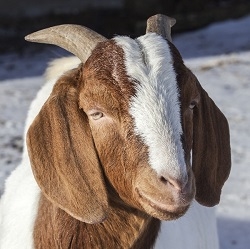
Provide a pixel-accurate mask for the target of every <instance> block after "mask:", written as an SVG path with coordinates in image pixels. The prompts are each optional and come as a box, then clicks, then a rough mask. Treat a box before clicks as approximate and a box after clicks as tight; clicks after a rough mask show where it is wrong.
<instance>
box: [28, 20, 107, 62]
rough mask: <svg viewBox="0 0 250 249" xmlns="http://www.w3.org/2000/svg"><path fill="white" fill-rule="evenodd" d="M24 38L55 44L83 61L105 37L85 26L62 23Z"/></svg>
mask: <svg viewBox="0 0 250 249" xmlns="http://www.w3.org/2000/svg"><path fill="white" fill-rule="evenodd" d="M25 40H26V41H30V42H38V43H46V44H53V45H57V46H59V47H61V48H64V49H66V50H67V51H69V52H71V53H72V54H74V55H76V56H77V57H78V58H79V59H80V60H81V61H82V62H83V63H84V62H85V61H86V60H87V59H88V57H89V55H90V53H91V51H92V50H93V49H94V48H95V46H96V45H97V43H99V42H102V41H105V40H107V39H106V38H105V37H103V36H102V35H100V34H98V33H96V32H95V31H93V30H91V29H88V28H86V27H83V26H80V25H73V24H64V25H58V26H54V27H51V28H47V29H42V30H40V31H37V32H35V33H32V34H30V35H27V36H25Z"/></svg>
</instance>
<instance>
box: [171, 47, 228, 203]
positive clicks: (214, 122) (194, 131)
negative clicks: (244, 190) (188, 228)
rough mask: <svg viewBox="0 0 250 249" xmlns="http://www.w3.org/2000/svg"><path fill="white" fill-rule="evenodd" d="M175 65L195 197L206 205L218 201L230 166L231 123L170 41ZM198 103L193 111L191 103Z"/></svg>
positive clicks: (185, 143) (185, 145) (187, 155)
mask: <svg viewBox="0 0 250 249" xmlns="http://www.w3.org/2000/svg"><path fill="white" fill-rule="evenodd" d="M170 46H171V50H172V53H173V56H174V58H175V62H174V68H175V69H176V73H177V82H178V85H179V88H180V93H181V94H180V102H181V112H182V125H183V130H184V138H183V140H184V141H183V143H184V147H185V151H186V157H187V160H188V161H189V158H190V153H189V152H190V151H191V149H192V170H193V172H194V175H195V180H196V196H195V198H196V200H197V201H198V202H199V203H200V204H202V205H205V206H214V205H216V204H218V203H219V201H220V195H221V189H222V186H223V185H224V183H225V181H226V180H227V178H228V176H229V173H230V169H231V149H230V135H229V127H228V122H227V119H226V118H225V116H224V115H223V113H222V112H221V111H220V110H219V108H218V107H217V106H216V105H215V103H214V102H213V100H212V99H211V98H210V97H209V96H208V94H207V93H206V91H205V90H204V89H203V88H202V87H201V85H200V83H199V81H198V80H197V78H196V77H195V76H194V75H193V73H192V72H191V71H190V70H189V69H188V68H186V67H185V66H184V64H183V62H182V59H181V56H180V54H179V52H178V50H177V49H176V48H175V47H174V46H173V45H172V44H171V43H170ZM191 102H195V103H196V104H195V107H194V108H193V110H190V108H189V105H190V104H191Z"/></svg>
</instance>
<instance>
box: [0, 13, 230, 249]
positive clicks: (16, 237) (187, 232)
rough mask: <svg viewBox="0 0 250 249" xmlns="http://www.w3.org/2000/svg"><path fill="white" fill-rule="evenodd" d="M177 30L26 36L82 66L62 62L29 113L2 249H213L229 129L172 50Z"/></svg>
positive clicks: (4, 208) (162, 22)
mask: <svg viewBox="0 0 250 249" xmlns="http://www.w3.org/2000/svg"><path fill="white" fill-rule="evenodd" d="M173 24H174V20H173V19H171V18H168V17H166V16H163V15H156V16H153V17H151V18H150V19H149V20H148V26H147V33H146V34H145V35H143V36H141V37H139V38H137V39H131V38H129V37H126V36H117V37H115V38H113V39H110V40H107V39H105V38H104V37H102V36H101V35H99V34H97V33H95V32H94V31H92V30H89V29H87V28H85V27H81V26H77V25H61V26H56V27H52V28H48V29H45V30H42V31H38V32H36V33H34V34H31V35H29V36H27V37H26V39H27V40H29V41H33V42H41V43H50V44H56V45H58V46H60V47H62V48H65V49H66V50H68V51H70V52H72V53H73V54H75V55H76V56H77V57H78V58H79V59H80V61H81V63H80V64H79V61H78V59H76V57H73V58H66V59H65V58H64V59H62V60H59V61H56V62H55V63H54V66H52V68H51V69H50V72H49V73H48V74H49V76H48V78H49V79H48V81H47V83H46V84H45V86H44V87H43V88H42V89H41V90H40V92H39V93H38V95H37V98H36V99H35V100H34V102H33V103H32V105H31V108H30V112H29V115H28V120H27V123H26V127H27V128H26V131H25V133H27V134H26V138H27V139H26V144H27V146H25V149H24V154H23V159H22V163H21V165H20V166H19V167H17V169H16V170H15V171H14V172H13V173H12V175H11V176H10V177H9V178H8V180H7V182H6V188H5V193H4V194H3V197H2V199H1V221H0V222H1V223H0V248H1V249H32V248H36V249H37V248H40V249H59V248H60V249H67V248H72V249H82V248H88V249H89V248H94V249H96V248H107V249H117V248H123V249H124V248H125V249H126V248H133V249H138V248H141V249H147V248H157V249H159V248H165V249H183V248H186V249H198V248H199V249H200V248H202V249H205V248H208V249H215V248H217V247H218V240H217V234H216V221H215V215H214V209H213V208H211V207H212V206H214V205H216V204H217V203H218V202H219V200H220V194H221V189H222V186H223V184H224V182H225V181H226V179H227V177H228V175H229V171H230V165H231V163H230V162H231V159H230V142H229V129H228V123H227V120H226V118H225V117H224V115H223V114H222V113H221V111H220V110H219V109H218V108H217V107H216V105H215V104H214V102H213V101H212V100H211V99H210V98H209V96H208V94H207V93H206V92H205V91H204V90H203V88H202V87H201V85H200V83H199V82H198V80H197V79H196V77H195V76H194V75H193V74H192V72H191V71H190V70H189V69H188V68H187V67H186V66H185V65H184V63H183V61H182V58H181V56H180V54H179V52H178V50H177V49H176V48H175V46H174V45H173V44H172V42H171V37H170V28H171V26H172V25H173ZM78 64H79V65H78ZM68 69H69V70H68ZM65 71H67V72H65ZM194 199H195V200H194ZM189 207H190V208H189ZM208 207H210V208H208ZM181 216H183V217H182V218H180V217H181ZM171 220H175V221H171Z"/></svg>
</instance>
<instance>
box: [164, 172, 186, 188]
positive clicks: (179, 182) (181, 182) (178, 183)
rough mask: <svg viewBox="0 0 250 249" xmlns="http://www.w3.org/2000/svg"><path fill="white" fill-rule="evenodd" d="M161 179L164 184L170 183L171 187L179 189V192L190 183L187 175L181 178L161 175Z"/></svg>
mask: <svg viewBox="0 0 250 249" xmlns="http://www.w3.org/2000/svg"><path fill="white" fill-rule="evenodd" d="M160 181H161V182H162V183H163V184H164V185H168V186H169V187H170V188H172V189H174V190H177V191H178V192H182V191H183V190H184V189H185V188H186V186H187V183H188V178H187V177H182V178H180V179H178V178H175V177H170V176H162V175H161V176H160Z"/></svg>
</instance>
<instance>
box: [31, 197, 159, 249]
mask: <svg viewBox="0 0 250 249" xmlns="http://www.w3.org/2000/svg"><path fill="white" fill-rule="evenodd" d="M110 208H111V210H110V213H109V217H108V219H107V220H105V221H104V222H102V223H99V224H86V223H83V222H80V221H78V220H76V219H74V218H73V217H71V216H69V215H68V214H67V213H66V212H64V211H63V210H61V209H59V208H57V207H55V206H54V205H53V204H51V203H50V202H49V201H48V200H47V199H46V198H45V197H43V196H42V197H41V200H40V207H39V210H38V216H37V220H36V223H35V229H34V243H35V248H36V249H37V248H39V249H44V248H53V249H59V248H60V249H68V248H71V249H78V248H81V249H86V248H87V249H92V248H102V249H105V248H109V249H112V248H117V249H118V248H123V249H126V248H133V249H139V248H140V249H142V248H143V249H149V248H152V247H153V245H154V242H155V240H156V237H157V234H158V231H159V228H160V221H159V220H157V219H154V218H152V217H150V216H148V215H146V214H144V213H142V212H140V211H137V210H135V209H131V208H128V207H125V208H124V207H120V206H119V204H118V205H117V204H115V203H113V204H112V203H111V204H110Z"/></svg>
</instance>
